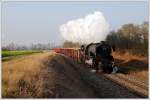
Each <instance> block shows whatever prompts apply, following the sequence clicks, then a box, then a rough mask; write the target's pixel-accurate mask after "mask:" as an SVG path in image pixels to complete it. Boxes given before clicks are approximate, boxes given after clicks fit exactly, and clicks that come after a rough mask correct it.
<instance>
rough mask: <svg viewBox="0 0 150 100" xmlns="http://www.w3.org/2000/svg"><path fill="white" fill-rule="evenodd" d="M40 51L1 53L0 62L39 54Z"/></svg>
mask: <svg viewBox="0 0 150 100" xmlns="http://www.w3.org/2000/svg"><path fill="white" fill-rule="evenodd" d="M40 52H42V51H40V50H18V51H2V61H8V60H10V59H13V58H15V57H18V56H21V55H30V54H35V53H40Z"/></svg>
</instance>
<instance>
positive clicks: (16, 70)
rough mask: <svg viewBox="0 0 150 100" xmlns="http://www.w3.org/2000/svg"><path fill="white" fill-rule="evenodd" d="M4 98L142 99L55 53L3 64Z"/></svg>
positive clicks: (35, 55)
mask: <svg viewBox="0 0 150 100" xmlns="http://www.w3.org/2000/svg"><path fill="white" fill-rule="evenodd" d="M2 97H4V98H10V97H13V98H33V97H35V98H140V97H141V96H139V95H137V94H135V93H132V92H131V91H129V90H128V89H126V88H124V87H122V86H119V85H118V84H116V83H114V82H113V81H111V80H108V79H106V78H105V77H104V76H103V74H96V73H91V72H90V70H89V69H88V68H87V67H86V66H83V65H78V64H77V63H75V62H74V61H73V60H72V59H70V58H68V57H66V56H63V55H60V54H56V53H55V52H45V53H38V54H34V55H28V56H24V57H22V58H14V59H12V60H10V61H7V62H3V63H2Z"/></svg>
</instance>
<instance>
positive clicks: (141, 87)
mask: <svg viewBox="0 0 150 100" xmlns="http://www.w3.org/2000/svg"><path fill="white" fill-rule="evenodd" d="M103 75H104V76H105V77H106V78H107V79H110V80H112V81H113V82H115V83H117V84H119V85H121V86H123V87H125V88H127V89H129V90H130V91H131V92H134V93H136V94H138V95H140V96H142V97H148V85H147V84H145V83H143V82H141V81H139V80H136V79H135V78H132V77H131V76H130V77H126V75H123V74H103Z"/></svg>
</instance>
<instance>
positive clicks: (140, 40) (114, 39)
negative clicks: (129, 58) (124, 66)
mask: <svg viewBox="0 0 150 100" xmlns="http://www.w3.org/2000/svg"><path fill="white" fill-rule="evenodd" d="M106 40H107V41H108V42H109V43H110V44H114V45H116V47H117V49H118V51H128V52H130V53H132V54H136V55H148V22H144V23H142V24H140V25H135V24H124V25H123V26H122V27H121V28H120V29H118V30H117V31H111V32H110V34H109V35H108V36H107V38H106Z"/></svg>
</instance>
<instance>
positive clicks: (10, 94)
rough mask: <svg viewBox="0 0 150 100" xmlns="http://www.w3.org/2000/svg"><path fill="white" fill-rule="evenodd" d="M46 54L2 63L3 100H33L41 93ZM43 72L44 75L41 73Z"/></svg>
mask: <svg viewBox="0 0 150 100" xmlns="http://www.w3.org/2000/svg"><path fill="white" fill-rule="evenodd" d="M48 55H49V54H48V53H39V54H36V55H31V56H26V57H22V58H19V59H16V60H10V61H8V63H7V62H3V63H2V97H3V98H33V97H40V96H41V94H40V93H41V92H42V93H43V91H44V90H43V83H44V82H45V81H47V80H43V78H42V77H43V74H46V75H47V70H46V69H45V68H43V60H45V59H46V58H47V56H48ZM43 70H44V73H43V74H41V72H42V71H43Z"/></svg>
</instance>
